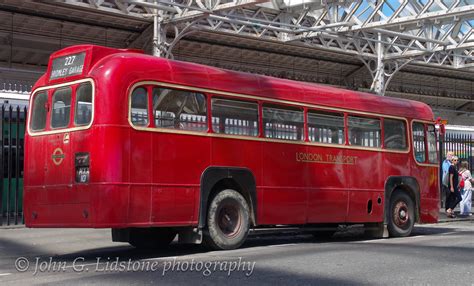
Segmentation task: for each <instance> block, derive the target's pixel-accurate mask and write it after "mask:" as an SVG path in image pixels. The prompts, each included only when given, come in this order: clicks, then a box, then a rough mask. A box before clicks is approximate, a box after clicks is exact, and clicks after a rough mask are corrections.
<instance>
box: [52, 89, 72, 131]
mask: <svg viewBox="0 0 474 286" xmlns="http://www.w3.org/2000/svg"><path fill="white" fill-rule="evenodd" d="M71 93H72V90H71V88H70V87H66V88H59V89H57V90H56V91H55V92H54V94H53V109H52V110H51V128H63V127H67V126H68V125H69V120H70V113H71Z"/></svg>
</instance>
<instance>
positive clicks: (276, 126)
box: [263, 104, 304, 141]
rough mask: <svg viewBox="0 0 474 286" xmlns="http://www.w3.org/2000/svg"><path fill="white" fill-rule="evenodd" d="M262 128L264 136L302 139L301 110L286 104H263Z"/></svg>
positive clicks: (302, 123)
mask: <svg viewBox="0 0 474 286" xmlns="http://www.w3.org/2000/svg"><path fill="white" fill-rule="evenodd" d="M263 128H264V136H265V137H266V138H272V139H282V140H292V141H303V140H304V132H303V129H304V113H303V110H301V109H298V108H291V107H287V106H276V105H269V104H268V105H264V106H263Z"/></svg>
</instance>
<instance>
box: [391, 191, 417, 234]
mask: <svg viewBox="0 0 474 286" xmlns="http://www.w3.org/2000/svg"><path fill="white" fill-rule="evenodd" d="M414 224H415V204H414V202H413V200H412V199H411V198H410V196H409V195H408V194H406V193H404V192H401V191H397V192H395V193H393V194H392V197H391V198H390V211H389V217H388V225H387V227H388V232H389V234H390V236H393V237H405V236H409V235H410V234H411V232H412V230H413V225H414Z"/></svg>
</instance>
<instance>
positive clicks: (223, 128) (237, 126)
mask: <svg viewBox="0 0 474 286" xmlns="http://www.w3.org/2000/svg"><path fill="white" fill-rule="evenodd" d="M211 102H212V108H211V109H212V129H213V131H214V132H215V133H222V134H232V135H244V136H258V103H254V102H246V101H240V100H230V99H222V98H213V99H212V101H211Z"/></svg>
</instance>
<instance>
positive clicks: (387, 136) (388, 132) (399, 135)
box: [383, 118, 407, 150]
mask: <svg viewBox="0 0 474 286" xmlns="http://www.w3.org/2000/svg"><path fill="white" fill-rule="evenodd" d="M383 129H384V138H383V145H384V147H385V148H386V149H391V150H405V149H406V148H407V139H406V127H405V122H404V121H402V120H396V119H387V118H385V119H384V120H383Z"/></svg>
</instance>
